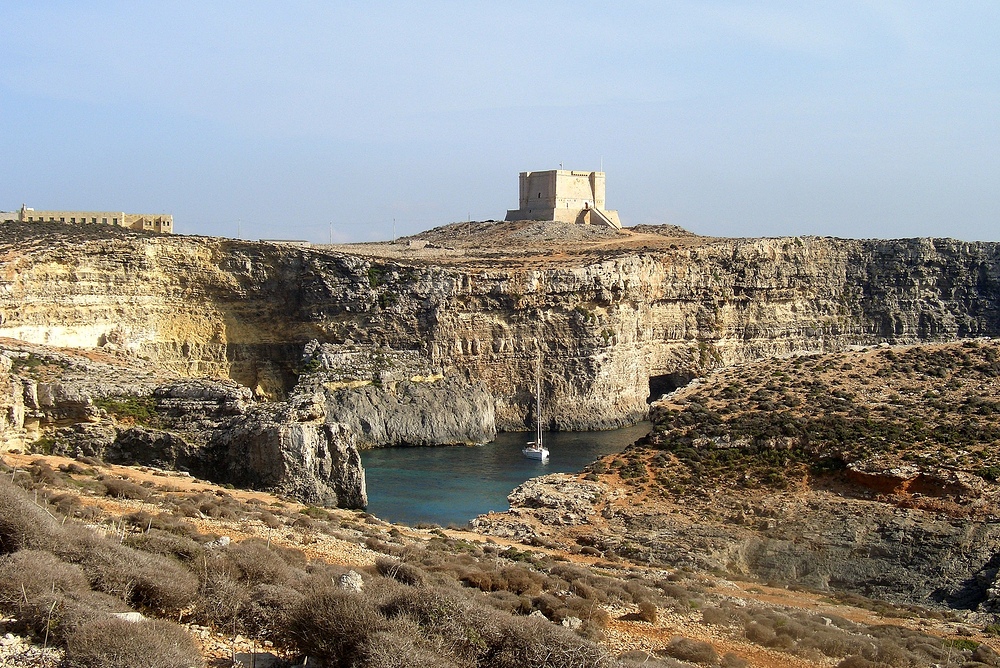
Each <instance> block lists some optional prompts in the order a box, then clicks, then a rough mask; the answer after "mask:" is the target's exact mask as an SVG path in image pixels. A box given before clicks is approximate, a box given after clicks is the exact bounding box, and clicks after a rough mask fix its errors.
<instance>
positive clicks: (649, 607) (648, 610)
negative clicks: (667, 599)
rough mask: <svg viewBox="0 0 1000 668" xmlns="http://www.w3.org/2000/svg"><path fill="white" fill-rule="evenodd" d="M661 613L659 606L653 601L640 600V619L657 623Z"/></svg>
mask: <svg viewBox="0 0 1000 668" xmlns="http://www.w3.org/2000/svg"><path fill="white" fill-rule="evenodd" d="M659 613H660V610H659V608H657V607H656V604H655V603H653V602H652V601H639V619H641V620H642V621H644V622H649V623H650V624H655V623H656V620H657V618H658V617H659Z"/></svg>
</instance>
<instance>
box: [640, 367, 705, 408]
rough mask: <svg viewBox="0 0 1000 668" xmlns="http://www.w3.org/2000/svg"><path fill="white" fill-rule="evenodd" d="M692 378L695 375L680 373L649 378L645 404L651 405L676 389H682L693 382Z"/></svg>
mask: <svg viewBox="0 0 1000 668" xmlns="http://www.w3.org/2000/svg"><path fill="white" fill-rule="evenodd" d="M694 378H695V375H694V374H693V373H683V372H680V371H677V372H674V373H665V374H662V375H659V376H650V377H649V396H648V397H646V403H647V404H651V403H653V402H654V401H656V400H658V399H659V398H660V397H662V396H663V395H664V394H670V393H671V392H673V391H674V390H676V389H677V388H679V387H684V386H685V385H687V384H688V383H690V382H691V381H692V380H694Z"/></svg>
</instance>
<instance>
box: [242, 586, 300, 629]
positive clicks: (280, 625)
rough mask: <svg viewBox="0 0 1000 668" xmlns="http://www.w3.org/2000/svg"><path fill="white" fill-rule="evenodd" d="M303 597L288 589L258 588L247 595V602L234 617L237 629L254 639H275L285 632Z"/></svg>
mask: <svg viewBox="0 0 1000 668" xmlns="http://www.w3.org/2000/svg"><path fill="white" fill-rule="evenodd" d="M301 602H302V594H301V593H299V592H298V591H296V590H295V589H292V588H290V587H282V586H281V585H271V584H260V585H257V586H256V587H254V588H253V589H252V590H250V592H249V601H248V603H247V604H246V606H245V607H244V609H243V610H242V612H241V613H240V614H239V615H238V617H237V621H238V624H237V628H238V629H239V630H240V631H241V632H242V633H244V634H245V635H248V636H250V637H253V638H260V639H275V640H276V639H278V638H279V636H280V634H282V633H283V632H284V630H285V629H286V628H287V626H288V623H289V620H290V619H291V615H292V611H293V610H295V609H296V607H297V606H298V605H299V604H300V603H301Z"/></svg>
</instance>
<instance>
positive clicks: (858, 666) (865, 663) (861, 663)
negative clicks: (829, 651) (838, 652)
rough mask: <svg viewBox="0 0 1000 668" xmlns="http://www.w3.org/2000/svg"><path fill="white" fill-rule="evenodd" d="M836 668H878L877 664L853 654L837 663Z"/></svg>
mask: <svg viewBox="0 0 1000 668" xmlns="http://www.w3.org/2000/svg"><path fill="white" fill-rule="evenodd" d="M837 668H878V664H876V663H873V662H871V661H869V660H868V659H866V658H864V657H863V656H858V655H857V654H855V655H853V656H849V657H847V658H846V659H844V660H843V661H841V662H840V663H838V664H837Z"/></svg>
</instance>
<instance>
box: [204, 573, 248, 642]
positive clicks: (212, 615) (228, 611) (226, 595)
mask: <svg viewBox="0 0 1000 668" xmlns="http://www.w3.org/2000/svg"><path fill="white" fill-rule="evenodd" d="M219 561H222V562H223V563H225V564H228V560H225V559H220V558H218V557H216V558H215V559H212V558H206V560H205V562H204V565H205V570H204V571H203V572H202V578H203V579H202V583H201V592H200V596H199V597H198V609H197V617H198V619H199V620H201V621H202V622H203V623H206V624H209V625H211V626H216V627H219V628H226V629H231V628H233V626H237V627H238V626H239V619H240V616H241V615H242V614H243V612H244V611H245V610H247V609H248V608H249V607H250V601H251V598H250V597H251V594H250V587H249V586H248V585H247V584H246V583H245V582H241V581H238V580H236V579H235V578H234V577H232V576H231V573H229V572H226V571H225V570H223V569H220V568H218V562H219Z"/></svg>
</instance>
